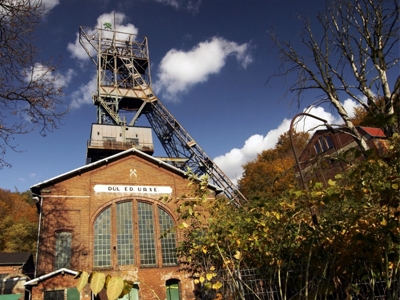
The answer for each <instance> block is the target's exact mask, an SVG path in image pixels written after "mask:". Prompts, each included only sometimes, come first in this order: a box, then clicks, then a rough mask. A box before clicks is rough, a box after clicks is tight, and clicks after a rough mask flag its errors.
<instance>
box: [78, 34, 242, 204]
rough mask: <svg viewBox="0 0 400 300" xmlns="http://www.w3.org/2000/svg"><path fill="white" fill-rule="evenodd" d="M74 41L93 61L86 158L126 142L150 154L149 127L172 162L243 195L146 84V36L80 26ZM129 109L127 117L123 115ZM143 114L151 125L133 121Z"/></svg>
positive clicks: (234, 195)
mask: <svg viewBox="0 0 400 300" xmlns="http://www.w3.org/2000/svg"><path fill="white" fill-rule="evenodd" d="M79 41H80V43H81V45H82V47H83V48H84V50H85V51H86V52H87V54H88V55H89V57H90V58H91V60H92V61H93V63H94V64H95V65H96V67H97V90H96V92H95V93H94V94H93V102H94V105H95V106H96V107H97V124H93V125H92V133H91V139H90V141H89V143H88V147H87V162H94V161H96V160H99V159H102V158H104V157H107V156H109V155H112V154H114V153H117V152H119V151H122V150H126V149H128V148H131V147H135V148H138V149H139V150H142V151H144V152H146V153H148V154H150V155H152V154H153V144H152V140H151V128H152V129H153V130H154V132H155V134H156V135H157V137H158V139H159V141H160V143H161V145H162V146H163V147H164V150H165V152H166V154H167V155H168V157H169V159H167V161H168V162H169V163H171V164H172V165H174V166H175V167H177V168H179V169H182V170H184V171H187V170H188V168H190V169H191V170H192V171H193V172H194V173H195V174H197V175H203V174H208V176H209V180H210V184H213V185H215V186H217V187H218V188H220V189H221V190H222V191H223V192H224V193H225V195H226V196H227V198H228V199H230V200H231V201H233V202H235V203H236V204H239V205H240V203H242V202H243V201H245V197H244V196H243V195H242V194H241V193H240V191H239V190H238V189H237V188H236V186H235V185H234V184H233V183H232V182H231V180H230V179H229V178H228V177H227V176H226V175H225V174H224V173H223V172H222V170H221V169H220V168H219V167H218V166H217V165H216V164H215V163H214V162H213V161H212V159H210V157H208V155H207V154H206V153H205V152H204V150H203V149H202V148H201V147H200V146H199V145H198V144H197V143H196V142H195V140H194V139H193V138H192V137H191V136H190V135H189V133H188V132H187V131H186V130H185V129H184V128H183V127H182V125H181V124H179V123H178V121H177V120H176V119H175V118H174V117H173V116H172V114H171V113H170V112H169V111H168V110H167V108H166V107H165V106H164V105H163V104H162V103H161V101H160V100H159V99H158V98H157V97H156V96H155V94H154V93H153V91H152V86H151V76H150V60H149V50H148V41H147V37H143V36H138V35H135V34H130V33H125V32H118V31H115V30H108V29H99V28H88V27H80V30H79ZM127 114H130V117H131V119H130V120H129V121H127V120H126V115H127ZM141 115H145V116H146V117H147V119H148V121H149V123H150V126H151V128H143V127H137V126H135V124H136V122H137V120H138V118H139V117H140V116H141ZM130 117H129V118H130Z"/></svg>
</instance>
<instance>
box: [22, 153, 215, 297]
mask: <svg viewBox="0 0 400 300" xmlns="http://www.w3.org/2000/svg"><path fill="white" fill-rule="evenodd" d="M31 191H32V193H33V195H34V196H35V197H37V198H36V200H37V201H38V208H39V213H40V221H39V222H40V228H39V238H38V255H37V258H36V261H37V269H36V276H35V279H34V280H31V281H30V282H28V283H27V284H26V287H27V288H28V289H29V290H30V291H31V295H32V299H34V300H36V299H45V300H50V299H91V298H93V299H106V295H105V292H104V291H103V292H100V293H99V294H98V295H97V296H95V295H92V294H91V292H90V289H89V287H86V288H84V289H83V290H82V291H81V293H77V292H76V290H74V289H75V285H76V280H75V279H74V276H75V275H76V272H77V271H88V272H91V271H93V270H96V271H100V272H103V273H106V274H109V275H112V276H119V277H121V278H123V279H126V280H130V281H132V282H134V283H135V285H134V288H133V289H132V291H131V293H130V294H129V295H127V296H125V297H126V299H171V300H172V299H194V293H193V292H194V285H193V282H192V280H191V279H190V278H188V276H187V274H185V273H184V272H181V271H180V270H179V264H178V260H177V256H176V246H177V243H178V242H179V240H180V236H179V231H175V230H173V231H171V232H169V233H167V234H164V233H165V232H167V231H168V230H169V229H172V228H175V226H176V224H177V222H178V216H177V215H176V213H175V211H176V208H177V207H176V205H177V204H176V202H175V201H165V199H167V198H168V199H171V198H172V199H173V198H178V197H180V196H182V195H184V194H188V193H190V190H189V188H188V179H187V177H186V175H185V172H183V171H182V170H180V169H177V168H174V167H172V166H171V165H169V164H167V163H165V162H163V161H161V160H159V159H157V158H154V157H152V156H149V155H147V154H145V153H143V152H141V151H139V150H137V149H134V148H131V149H129V150H126V151H124V152H121V153H118V154H116V155H113V156H110V157H107V158H105V159H102V160H99V161H96V162H94V163H91V164H88V165H85V166H83V167H81V168H78V169H75V170H73V171H71V172H68V173H65V174H62V175H60V176H57V177H55V178H52V179H49V180H47V181H44V182H42V183H39V184H37V185H35V186H33V187H31ZM214 196H215V190H212V187H211V188H210V197H214ZM161 236H162V237H161ZM60 297H62V298H60Z"/></svg>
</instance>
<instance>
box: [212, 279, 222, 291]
mask: <svg viewBox="0 0 400 300" xmlns="http://www.w3.org/2000/svg"><path fill="white" fill-rule="evenodd" d="M212 288H213V289H214V290H219V289H220V288H222V283H221V282H219V281H217V282H216V283H214V284H213V285H212Z"/></svg>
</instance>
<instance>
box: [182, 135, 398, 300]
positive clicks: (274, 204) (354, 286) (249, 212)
mask: <svg viewBox="0 0 400 300" xmlns="http://www.w3.org/2000/svg"><path fill="white" fill-rule="evenodd" d="M399 174H400V137H399V136H398V135H394V136H393V138H392V139H391V140H390V146H389V149H388V151H387V153H385V154H384V155H382V156H377V154H376V153H373V152H368V153H366V159H365V160H363V161H361V162H359V164H357V165H355V166H353V167H352V168H350V169H349V170H348V171H346V173H344V174H338V175H337V176H336V178H335V179H334V180H329V182H328V186H324V185H323V184H322V183H320V182H313V183H310V185H309V188H308V189H307V190H302V189H298V188H292V189H290V190H289V191H288V192H285V193H281V194H276V195H274V194H273V193H269V194H265V196H264V197H262V198H261V197H260V198H254V199H252V200H251V201H248V202H247V203H245V204H243V205H242V206H240V207H237V206H234V205H233V204H229V202H228V201H227V200H226V199H223V198H221V199H219V198H217V199H216V200H211V199H210V198H208V197H207V188H206V187H207V178H203V179H202V181H201V183H200V184H198V183H196V181H195V180H194V181H193V184H194V185H196V186H197V188H196V191H197V192H196V193H195V194H194V196H195V197H193V195H192V196H191V197H183V198H181V199H178V200H176V201H178V203H180V206H179V214H180V220H179V228H180V231H181V233H182V235H183V241H182V242H181V244H180V246H179V248H178V250H179V251H178V253H179V256H180V258H181V266H182V268H183V269H184V270H185V271H187V272H189V274H191V276H192V277H193V279H194V280H195V282H196V283H197V284H198V288H199V291H200V293H201V296H202V299H245V298H246V297H249V296H250V295H251V297H253V298H254V299H258V298H257V297H258V295H261V294H262V295H264V296H265V295H270V296H271V297H272V295H274V297H278V299H291V298H296V299H350V298H351V297H359V298H360V299H373V298H375V297H377V296H380V297H384V298H385V299H393V300H394V299H398V297H399V296H400V286H399V282H400V253H399V247H400V238H399V236H400V229H399V226H398V224H399V221H400V208H399V205H398V204H399V203H400V194H399V186H400V175H399ZM311 211H314V212H316V216H317V222H315V221H314V219H313V215H312V214H311V213H310V212H311ZM249 270H251V271H252V272H253V274H254V273H256V276H257V277H252V279H253V281H251V282H249V281H246V276H245V275H246V274H248V273H249ZM254 283H257V285H254Z"/></svg>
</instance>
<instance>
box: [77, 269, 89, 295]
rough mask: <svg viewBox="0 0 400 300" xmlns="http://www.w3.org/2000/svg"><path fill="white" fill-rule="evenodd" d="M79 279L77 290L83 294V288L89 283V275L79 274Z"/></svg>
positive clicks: (85, 273)
mask: <svg viewBox="0 0 400 300" xmlns="http://www.w3.org/2000/svg"><path fill="white" fill-rule="evenodd" d="M77 278H78V282H77V283H76V288H77V290H78V291H79V292H81V291H82V290H83V288H84V287H85V285H86V284H87V283H88V280H89V274H88V273H87V272H85V271H83V272H81V273H80V274H79V277H77Z"/></svg>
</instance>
